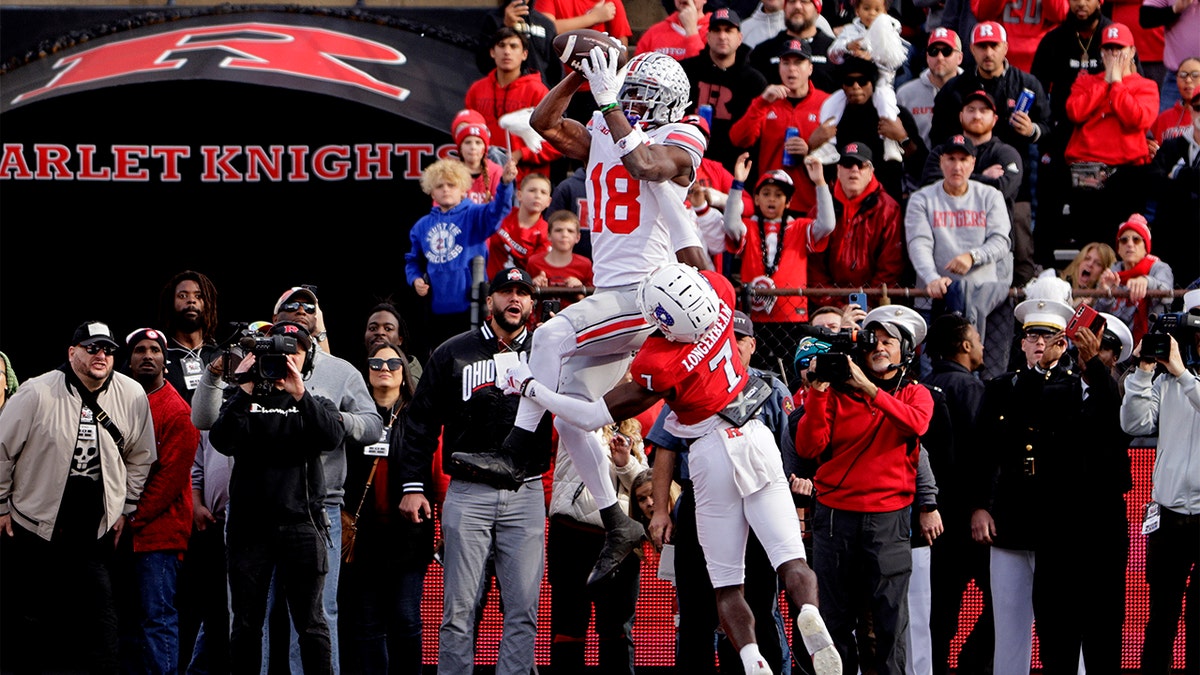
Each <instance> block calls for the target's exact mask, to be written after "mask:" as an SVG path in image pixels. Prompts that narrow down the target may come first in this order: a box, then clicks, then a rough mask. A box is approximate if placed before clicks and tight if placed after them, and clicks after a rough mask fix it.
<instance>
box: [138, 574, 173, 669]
mask: <svg viewBox="0 0 1200 675" xmlns="http://www.w3.org/2000/svg"><path fill="white" fill-rule="evenodd" d="M134 565H135V570H136V572H137V580H138V581H137V583H138V591H139V592H140V594H141V598H142V645H143V649H144V651H143V652H142V653H143V655H144V658H143V665H144V667H145V670H144V672H146V673H154V674H155V675H166V674H167V673H171V674H173V673H175V671H176V670H177V669H178V661H179V612H178V611H177V610H176V608H175V582H176V579H177V578H178V576H179V567H180V565H181V561H180V559H179V552H178V551H150V552H147V553H137V554H135V556H134Z"/></svg>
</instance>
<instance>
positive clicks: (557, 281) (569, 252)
mask: <svg viewBox="0 0 1200 675" xmlns="http://www.w3.org/2000/svg"><path fill="white" fill-rule="evenodd" d="M549 228H550V248H549V250H546V251H542V252H540V253H534V254H533V255H531V256H529V266H528V267H526V268H525V271H527V272H529V276H531V277H533V283H534V284H535V285H537V286H549V287H552V288H553V287H559V288H576V287H578V288H583V287H584V286H591V285H592V261H591V260H588V259H587V258H586V257H584V256H581V255H579V254H578V253H575V252H574V248H575V244H577V243H578V242H579V236H580V235H579V216H577V215H575V214H574V213H572V212H571V211H567V210H565V209H563V210H560V211H555V212H554V213H552V214H550V220H549ZM580 297H582V296H580ZM576 299H577V298H576ZM572 302H574V299H572V298H566V297H564V298H562V306H563V307H566V306H567V305H569V304H571V303H572Z"/></svg>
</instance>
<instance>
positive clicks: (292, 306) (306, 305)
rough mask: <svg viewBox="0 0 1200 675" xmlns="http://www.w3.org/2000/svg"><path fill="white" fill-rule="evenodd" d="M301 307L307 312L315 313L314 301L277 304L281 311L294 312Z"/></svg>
mask: <svg viewBox="0 0 1200 675" xmlns="http://www.w3.org/2000/svg"><path fill="white" fill-rule="evenodd" d="M301 308H303V309H304V311H305V312H306V313H308V314H316V313H317V303H315V302H285V303H283V304H282V305H280V306H279V311H281V312H296V311H299V310H300V309H301Z"/></svg>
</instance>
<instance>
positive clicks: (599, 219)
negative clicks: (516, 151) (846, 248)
mask: <svg viewBox="0 0 1200 675" xmlns="http://www.w3.org/2000/svg"><path fill="white" fill-rule="evenodd" d="M616 60H617V51H616V49H615V48H612V49H610V50H607V51H606V50H605V49H603V48H601V47H596V48H594V49H593V50H592V52H591V54H590V55H589V59H588V60H586V61H584V62H583V63H582V64H581V66H580V71H573V72H572V73H571V74H570V75H568V76H567V77H565V78H563V80H562V81H561V82H560V83H559V84H558V85H557V86H555V87H554V88H553V89H551V90H550V93H549V94H548V95H547V96H546V98H545V99H543V100H542V102H541V103H540V104H538V106H537V108H535V109H534V111H533V114H532V116H531V118H530V124H531V125H532V126H533V128H534V129H535V130H537V132H538V133H539V134H541V135H542V137H543V138H545V139H546V140H547V141H549V142H550V143H551V144H552V145H554V147H555V148H556V149H557V150H558V151H559V152H561V153H563V154H564V155H566V156H568V157H573V158H575V159H579V160H583V161H586V162H587V168H586V173H585V176H586V181H587V198H588V208H589V209H591V222H592V234H591V236H592V266H593V269H594V270H595V287H596V291H595V293H593V294H592V295H591V296H589V297H587V298H585V299H584V300H583V301H581V302H577V303H575V304H572V305H571V306H570V307H567V308H566V309H564V310H563V311H562V313H560V314H558V315H557V316H555V317H554V318H552V319H550V320H549V321H547V322H546V323H544V324H543V325H542V326H540V327H539V328H538V329H537V331H536V332H535V333H534V337H533V349H532V351H531V352H530V357H529V359H530V360H529V367H530V369H531V370H532V371H533V374H534V376H535V377H537V379H538V380H539V381H541V382H546V383H552V382H554V383H557V384H558V391H559V392H560V393H563V394H566V395H569V396H574V397H576V398H580V399H583V400H589V401H590V400H595V399H598V398H600V397H601V396H603V395H604V394H605V393H606V392H607V391H608V390H609V389H611V388H612V387H613V386H615V385H616V384H617V383H618V382H620V381H621V379H622V378H623V377H624V376H625V374H626V372H627V370H628V368H629V363H630V360H631V359H632V355H633V352H635V351H637V349H638V348H639V347H640V346H641V344H642V342H643V341H644V340H645V339H646V336H648V335H649V334H650V333H651V332H652V331H653V327H652V326H651V325H650V324H648V323H647V322H646V321H645V319H644V318H643V317H642V314H641V312H640V311H639V310H638V307H637V302H636V299H635V292H636V289H637V285H638V283H639V282H640V281H641V280H642V279H643V278H644V277H645V276H646V275H647V274H648V273H649V272H652V271H653V270H655V269H656V268H658V267H660V266H662V265H665V264H668V263H671V262H675V261H676V260H678V261H679V262H683V263H687V264H689V265H692V266H694V267H696V268H698V269H711V267H712V263H711V260H710V258H709V257H708V253H707V251H706V250H705V248H704V245H703V243H702V242H701V241H700V238H699V234H698V231H697V229H696V227H695V225H694V224H693V221H692V219H691V218H690V217H689V214H688V213H687V207H686V198H687V190H688V186H690V185H691V183H692V181H693V180H694V179H695V177H696V169H697V167H698V166H699V165H700V158H701V157H702V156H703V154H704V149H705V145H706V140H705V138H704V136H703V134H702V133H701V132H700V131H699V129H697V128H696V127H695V126H692V125H689V124H682V123H680V122H679V120H680V119H682V118H683V114H684V109H685V108H686V107H687V106H688V104H689V100H688V94H689V89H690V85H689V82H688V79H687V75H685V74H684V72H683V68H681V67H680V66H679V63H678V62H677V61H676V60H675V59H672V58H671V57H669V56H666V55H663V54H659V53H656V52H648V53H645V54H639V55H637V56H635V57H634V58H633V59H631V60H630V61H629V63H628V65H627V66H626V68H625V70H624V71H623V72H622V71H618V69H617V63H616ZM584 82H587V83H588V85H590V88H591V92H592V96H593V98H595V100H596V104H597V106H598V108H599V110H598V111H597V112H595V113H593V115H592V119H591V121H589V122H588V124H587V125H586V126H584V125H583V124H581V123H579V122H578V121H576V120H573V119H570V118H567V117H565V116H564V114H565V112H566V110H567V104H568V103H570V101H571V97H572V95H573V94H574V93H575V92H576V91H577V90H578V89H579V87H580V86H582V85H583V84H584ZM548 419H549V413H547V412H546V410H545V408H543V407H542V406H540V405H539V404H538V403H536V402H535V401H532V400H530V399H528V398H522V399H521V405H520V409H519V410H518V412H517V419H516V424H515V426H514V428H513V430H512V433H510V434H509V436H508V438H507V439H506V440H505V441H504V444H503V446H502V447H501V448H500V450H499V451H498V452H495V453H474V454H460V453H455V454H454V455H453V456H452V457H451V461H452V462H454V463H455V464H456V465H457V466H458V467H459V468H461V469H463V470H466V471H473V472H476V473H477V474H479V475H480V476H481V479H482V480H489V481H492V482H494V483H497V484H501V485H505V486H510V487H512V488H513V489H515V488H516V487H517V486H519V485H520V484H521V482H522V481H523V480H524V479H525V477H526V470H525V467H526V466H527V465H528V464H530V461H529V459H528V458H530V457H536V456H538V455H539V454H540V453H547V452H549V451H550V448H549V443H548V440H549V434H548V433H547V432H548V426H546V425H545V424H544V420H548ZM555 426H556V428H557V429H558V435H559V442H560V443H562V444H563V447H565V448H566V449H567V452H569V453H570V456H571V461H572V462H574V463H575V467H576V469H578V471H579V474H580V476H581V477H582V478H583V482H584V485H586V486H587V488H588V490H590V491H591V493H592V496H593V497H595V499H596V503H597V505H598V506H599V507H600V516H601V518H602V519H603V521H604V528H605V530H606V532H607V537H606V540H605V543H604V548H603V549H602V550H601V552H600V556H599V559H598V560H597V562H596V566H595V568H593V570H592V574H591V576H590V577H589V579H588V582H589V583H595V582H597V581H599V580H600V579H603V578H605V577H607V576H608V575H609V574H610V573H611V572H612V571H613V570H615V569H616V567H617V565H618V564H619V563H620V562H621V561H622V560H623V559H624V558H625V556H626V555H628V554H629V553H630V552H632V551H633V549H634V547H635V546H636V545H637V544H638V543H639V542H640V541H641V540H642V538H643V537H644V536H645V530H644V528H643V527H642V526H641V525H640V524H638V523H637V522H636V521H634V520H633V519H632V518H630V517H629V516H628V515H627V514H625V513H624V512H623V511H621V509H620V507H619V506H618V504H617V497H616V492H615V491H614V489H613V485H612V482H611V481H610V479H609V477H608V470H607V464H606V462H605V459H604V458H605V455H606V452H607V451H606V450H605V449H604V448H602V447H601V446H600V443H599V440H598V438H597V437H596V436H595V435H594V434H590V433H588V432H586V431H584V430H583V429H581V428H580V427H578V426H576V425H574V424H571V423H569V422H567V421H566V420H564V419H557V420H555ZM539 427H541V432H542V433H538V430H539Z"/></svg>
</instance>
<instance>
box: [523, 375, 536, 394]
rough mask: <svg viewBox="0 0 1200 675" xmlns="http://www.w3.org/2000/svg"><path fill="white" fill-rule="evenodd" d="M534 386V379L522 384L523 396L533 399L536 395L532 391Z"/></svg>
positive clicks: (526, 380)
mask: <svg viewBox="0 0 1200 675" xmlns="http://www.w3.org/2000/svg"><path fill="white" fill-rule="evenodd" d="M533 385H534V379H533V378H532V377H527V378H525V379H524V380H523V381H522V382H521V396H525V397H528V398H533V396H534V394H533V392H532V391H531V389H532V388H533Z"/></svg>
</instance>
